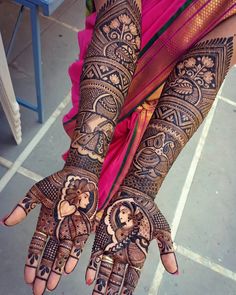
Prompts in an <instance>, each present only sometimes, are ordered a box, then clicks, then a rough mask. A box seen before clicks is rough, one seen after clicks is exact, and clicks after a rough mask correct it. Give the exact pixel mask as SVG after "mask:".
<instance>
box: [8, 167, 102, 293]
mask: <svg viewBox="0 0 236 295" xmlns="http://www.w3.org/2000/svg"><path fill="white" fill-rule="evenodd" d="M37 204H41V211H40V214H39V218H38V223H37V227H36V231H35V233H34V235H33V237H32V240H31V243H30V246H29V252H28V257H27V261H26V265H25V281H26V282H27V283H29V284H33V291H34V294H35V295H41V294H43V293H44V291H45V289H46V288H47V289H49V290H53V289H55V288H56V286H57V284H58V283H59V280H60V277H61V275H62V273H63V271H64V272H66V273H70V272H71V271H72V270H73V269H74V268H75V266H76V264H77V262H78V260H79V257H80V254H81V252H82V249H83V247H84V244H85V242H86V240H87V238H88V236H89V234H90V232H91V228H92V223H93V220H94V217H95V214H96V211H97V179H96V178H95V177H94V175H93V174H90V173H89V172H88V171H84V170H82V169H77V168H72V167H66V168H64V169H63V170H61V171H59V172H57V173H55V174H52V175H51V176H48V177H46V178H44V179H43V180H41V181H39V182H38V183H36V184H35V185H34V186H33V187H32V188H31V189H30V190H29V192H28V193H27V194H26V196H25V198H24V199H23V200H22V201H20V202H19V203H18V204H17V206H16V207H15V209H13V211H12V212H11V213H10V214H9V215H8V217H6V218H5V219H4V220H3V223H4V224H5V225H7V226H12V225H15V224H17V223H19V222H21V221H22V220H23V219H24V218H25V217H26V216H27V214H28V213H29V212H30V211H31V210H32V209H34V208H35V206H36V205H37Z"/></svg>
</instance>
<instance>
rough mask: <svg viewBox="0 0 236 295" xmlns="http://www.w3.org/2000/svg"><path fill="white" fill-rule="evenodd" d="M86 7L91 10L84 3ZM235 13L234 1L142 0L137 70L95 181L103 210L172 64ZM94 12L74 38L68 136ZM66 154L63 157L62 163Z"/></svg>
mask: <svg viewBox="0 0 236 295" xmlns="http://www.w3.org/2000/svg"><path fill="white" fill-rule="evenodd" d="M87 4H88V7H89V5H91V6H90V7H93V6H92V3H91V1H87ZM235 13H236V3H235V1H234V0H231V1H227V0H188V1H186V0H142V45H141V52H140V55H139V60H138V65H137V68H136V72H135V75H134V78H133V80H132V83H131V85H130V88H129V93H128V96H127V97H126V100H125V104H124V106H123V108H122V111H121V114H120V117H119V122H118V124H117V126H116V128H115V132H114V136H113V139H112V142H111V144H110V147H109V151H108V153H107V155H106V158H105V161H104V164H103V168H102V173H101V176H100V180H99V208H100V210H102V208H104V206H105V205H106V204H107V202H108V201H109V200H110V199H111V198H112V196H114V194H115V193H116V191H117V190H118V189H119V186H120V184H121V182H122V180H123V179H124V177H125V175H126V173H127V172H128V169H129V167H130V164H131V162H132V159H133V157H134V154H135V152H136V150H137V148H138V145H139V143H140V140H141V138H142V135H143V133H144V131H145V129H146V127H147V124H148V122H149V120H150V118H151V116H152V113H153V111H154V110H155V107H156V105H157V103H158V99H159V97H160V94H161V90H162V88H163V85H164V82H165V80H166V78H167V77H168V75H169V73H170V72H171V70H172V69H173V67H174V65H175V63H176V61H177V60H178V58H180V57H181V55H182V54H183V53H184V52H185V51H186V50H188V49H189V48H190V47H191V46H192V45H193V44H194V43H195V42H197V41H198V40H200V39H201V38H202V37H203V36H204V35H205V34H206V33H208V32H209V31H210V30H212V29H213V28H214V27H215V26H216V25H218V24H219V23H220V22H221V21H223V20H225V19H226V18H228V17H230V16H231V15H233V14H235ZM95 19H96V13H95V12H91V11H90V14H89V15H88V16H87V18H86V24H85V29H84V30H83V31H81V32H79V34H78V41H79V48H80V55H79V60H77V61H75V62H74V63H73V64H72V65H71V66H70V68H69V75H70V78H71V81H72V88H71V96H72V104H73V107H72V109H71V110H70V111H69V113H68V114H67V115H66V116H65V117H64V118H63V125H64V128H65V130H66V132H67V134H68V135H69V136H70V137H71V136H72V134H73V130H74V127H75V121H76V116H77V112H78V107H79V81H80V75H81V71H82V65H83V59H84V57H85V54H86V50H87V47H88V45H89V42H90V40H91V37H92V33H93V28H94V23H95ZM66 156H67V153H66V154H64V156H63V157H64V159H66Z"/></svg>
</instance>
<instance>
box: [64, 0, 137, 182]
mask: <svg viewBox="0 0 236 295" xmlns="http://www.w3.org/2000/svg"><path fill="white" fill-rule="evenodd" d="M140 23H141V15H140V10H139V8H138V6H137V3H136V1H135V0H132V1H125V0H122V1H114V0H109V1H107V3H106V4H105V5H104V6H103V7H102V8H101V9H100V10H99V12H98V15H97V20H96V24H95V29H94V34H93V37H92V41H91V44H90V46H89V48H88V51H87V55H86V58H85V62H84V66H83V73H82V75H81V81H80V97H81V100H80V107H79V112H78V117H77V124H76V128H75V131H74V135H73V139H72V143H71V147H70V151H69V156H68V159H67V161H66V166H75V167H80V168H81V167H82V168H84V169H86V170H87V171H90V172H91V173H93V174H96V175H97V176H99V174H100V171H101V167H102V163H103V161H104V158H105V155H106V153H107V150H108V146H109V143H110V142H111V139H112V135H113V131H114V128H115V126H116V123H117V120H118V116H119V113H120V110H121V107H122V105H123V103H124V99H125V97H126V95H127V92H128V89H129V85H130V83H131V80H132V76H133V74H134V71H135V67H136V63H137V58H138V53H139V48H140V37H141V32H140V31H141V28H140Z"/></svg>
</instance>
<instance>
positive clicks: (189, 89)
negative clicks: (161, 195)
mask: <svg viewBox="0 0 236 295" xmlns="http://www.w3.org/2000/svg"><path fill="white" fill-rule="evenodd" d="M232 53H233V38H232V37H229V38H218V39H213V40H209V41H204V42H200V43H198V44H197V45H195V46H194V47H193V48H192V49H191V50H190V51H189V52H188V53H187V54H186V55H185V56H184V57H183V58H182V60H181V61H179V62H178V63H177V65H176V67H175V68H174V70H173V71H172V73H171V74H170V76H169V77H168V79H167V82H166V85H165V87H164V90H163V92H162V95H161V97H160V100H159V102H158V104H157V107H156V110H155V112H154V114H153V117H152V118H151V120H150V123H149V125H148V128H147V130H146V131H145V133H144V136H143V138H142V141H141V144H140V146H139V148H138V151H137V153H136V155H135V157H134V160H133V163H132V165H131V168H130V170H129V173H128V175H127V176H126V178H125V180H124V185H126V186H128V187H133V188H135V189H138V190H140V191H142V192H144V193H146V194H147V195H149V196H150V197H152V198H155V196H156V194H157V192H158V191H159V188H160V186H161V184H162V182H163V180H164V178H165V176H166V174H167V173H168V171H169V169H170V168H171V166H172V164H173V163H174V161H175V159H176V158H177V156H178V154H179V153H180V151H181V150H182V149H183V147H184V146H185V144H186V143H187V142H188V140H189V139H190V138H191V136H192V135H193V134H194V132H195V131H196V130H197V128H198V127H199V125H200V124H201V123H202V121H203V120H204V118H205V117H206V115H207V113H208V112H209V110H210V108H211V105H212V103H213V101H214V98H215V96H216V94H217V91H218V90H219V88H220V85H221V83H222V82H223V80H224V78H225V75H226V74H227V72H228V69H229V66H230V61H231V57H232Z"/></svg>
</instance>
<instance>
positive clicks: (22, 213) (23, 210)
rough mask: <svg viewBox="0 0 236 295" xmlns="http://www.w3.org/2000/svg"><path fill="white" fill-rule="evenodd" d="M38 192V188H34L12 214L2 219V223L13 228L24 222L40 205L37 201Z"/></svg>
mask: <svg viewBox="0 0 236 295" xmlns="http://www.w3.org/2000/svg"><path fill="white" fill-rule="evenodd" d="M36 192H37V191H36V188H35V186H33V187H32V188H31V189H30V190H29V192H28V193H27V194H26V196H25V197H24V199H22V200H21V201H20V202H19V203H18V204H17V205H16V206H15V208H14V209H13V210H12V211H11V213H10V214H8V215H6V216H5V217H3V218H2V220H1V223H2V224H4V225H6V226H13V225H16V224H18V223H20V222H21V221H22V220H24V219H25V218H26V216H27V215H28V213H29V212H30V211H31V210H33V209H34V208H35V207H36V205H37V204H39V203H40V201H39V200H38V199H37V196H36Z"/></svg>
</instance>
